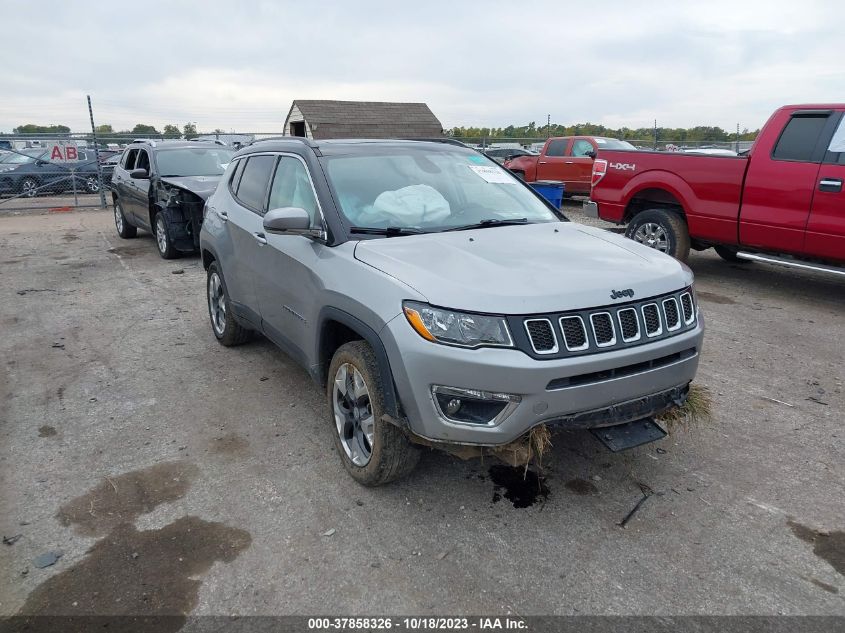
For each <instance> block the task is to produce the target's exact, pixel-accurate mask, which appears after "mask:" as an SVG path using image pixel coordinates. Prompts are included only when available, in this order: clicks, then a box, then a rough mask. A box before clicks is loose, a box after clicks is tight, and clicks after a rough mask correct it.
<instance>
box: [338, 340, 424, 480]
mask: <svg viewBox="0 0 845 633" xmlns="http://www.w3.org/2000/svg"><path fill="white" fill-rule="evenodd" d="M384 380H390V377H389V376H382V375H381V373H380V372H379V368H378V363H377V362H376V358H375V355H374V354H373V350H372V348H371V347H370V346H369V345H368V344H367V343H366V342H365V341H352V342H351V343H346V344H344V345H342V346H341V347H340V348H338V350H337V351H336V352H335V354H334V357H333V358H332V362H331V365H330V367H329V379H328V384H327V386H326V395H327V397H328V401H329V411H330V413H331V416H332V422H333V426H334V431H335V432H334V441H335V446H336V447H337V451H338V453H339V454H340V459H341V461H342V462H343V466H344V468H346V470H347V472H348V473H349V474H350V475H352V477H353V479H355V480H356V481H357V482H358V483H360V484H363V485H365V486H379V485H382V484H386V483H389V482H391V481H394V480H395V479H398V478H400V477H403V476H405V475H407V474H408V473H410V472H411V471H412V470H413V469H414V467H415V466H416V465H417V461H419V449H417V448H416V447H415V446H414V445H412V444H411V442H410V441H409V440H408V437H407V436H406V435H405V434H404V433H403V432H402V431H401V430H400V429H399V428H397V427H396V426H394V425H393V424H391V423H390V422H385V421H383V420H382V419H381V418H382V415H384V413H385V408H384V395H383V394H384V388H383V385H384Z"/></svg>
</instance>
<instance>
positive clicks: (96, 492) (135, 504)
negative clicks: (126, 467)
mask: <svg viewBox="0 0 845 633" xmlns="http://www.w3.org/2000/svg"><path fill="white" fill-rule="evenodd" d="M197 473H198V469H197V467H196V466H194V465H193V464H188V463H185V462H162V463H160V464H156V465H154V466H150V467H149V468H145V469H143V470H136V471H133V472H129V473H124V474H122V475H117V476H115V477H107V478H105V479H104V480H103V482H102V483H101V484H100V485H99V486H97V487H96V488H94V489H93V490H91V491H90V492H89V493H88V494H85V495H82V496H81V497H77V498H76V499H73V500H71V501H69V502H68V503H66V504H65V505H63V506H62V507H61V508H60V509H59V512H58V513H57V514H56V518H57V519H58V520H59V523H61V524H62V525H64V526H69V525H73V526H74V527H75V529H76V531H77V532H79V533H80V534H84V535H86V536H100V535H103V534H106V533H108V532H109V531H110V530H111V529H112V528H114V527H115V526H116V525H118V524H120V523H131V522H133V521H134V520H135V519H136V518H137V517H139V516H140V515H142V514H147V513H148V512H152V510H153V509H155V507H156V506H158V505H160V504H162V503H167V502H170V501H175V500H176V499H180V498H182V497H184V496H185V493H186V492H187V491H188V488H189V487H190V485H191V482H192V481H193V479H194V478H195V477H196V475H197Z"/></svg>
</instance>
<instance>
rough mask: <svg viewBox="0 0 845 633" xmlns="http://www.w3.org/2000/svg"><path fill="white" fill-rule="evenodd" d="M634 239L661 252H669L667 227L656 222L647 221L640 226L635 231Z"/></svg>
mask: <svg viewBox="0 0 845 633" xmlns="http://www.w3.org/2000/svg"><path fill="white" fill-rule="evenodd" d="M634 241H635V242H639V243H640V244H645V245H646V246H648V247H650V248H653V249H655V250H658V251H660V252H661V253H668V252H669V236H668V234H667V233H666V229H665V228H664V227H662V226H661V225H660V224H657V223H655V222H646V223H645V224H642V225H640V226H638V227H637V230H636V231H635V232H634Z"/></svg>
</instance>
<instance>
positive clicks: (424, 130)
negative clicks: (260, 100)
mask: <svg viewBox="0 0 845 633" xmlns="http://www.w3.org/2000/svg"><path fill="white" fill-rule="evenodd" d="M285 135H286V136H305V137H307V138H310V139H315V140H319V139H327V138H436V137H440V136H443V126H442V125H441V124H440V121H439V120H438V119H437V117H436V116H434V113H433V112H432V111H431V110H430V109H429V107H428V106H427V105H426V104H424V103H388V102H384V101H320V100H303V99H298V100H296V101H294V102H293V104H292V105H291V107H290V112H288V116H287V119H285Z"/></svg>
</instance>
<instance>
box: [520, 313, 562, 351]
mask: <svg viewBox="0 0 845 633" xmlns="http://www.w3.org/2000/svg"><path fill="white" fill-rule="evenodd" d="M525 331H526V333H527V334H528V340H529V341H530V342H531V347H532V348H533V349H534V353H536V354H556V353H557V351H558V349H559V348H558V345H557V335H556V334H555V329H554V328H553V327H552V322H551V321H550V320H549V319H526V320H525Z"/></svg>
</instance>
